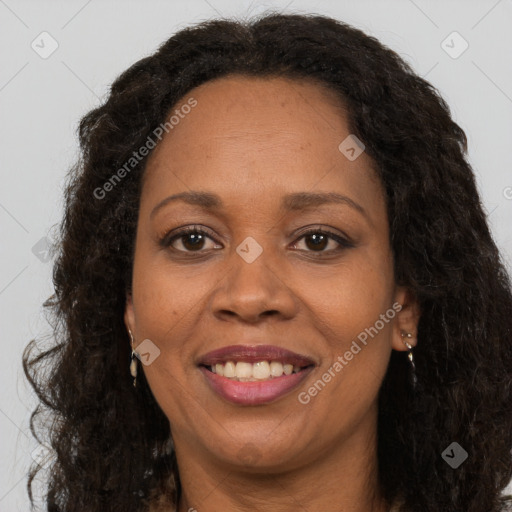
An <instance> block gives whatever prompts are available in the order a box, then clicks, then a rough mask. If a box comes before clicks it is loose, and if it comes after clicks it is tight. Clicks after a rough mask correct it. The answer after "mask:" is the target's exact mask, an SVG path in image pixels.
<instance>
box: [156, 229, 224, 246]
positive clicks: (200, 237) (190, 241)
mask: <svg viewBox="0 0 512 512" xmlns="http://www.w3.org/2000/svg"><path fill="white" fill-rule="evenodd" d="M206 239H210V240H212V241H214V240H213V238H212V236H211V235H210V234H209V233H208V232H207V231H205V230H204V229H202V228H199V227H195V226H189V227H187V228H185V229H182V230H180V231H178V232H177V233H174V234H173V235H172V236H171V237H168V236H165V237H164V238H163V239H162V240H161V242H160V245H162V246H163V247H169V246H171V247H172V248H173V249H175V250H177V251H180V252H200V251H201V250H202V249H203V248H204V245H205V242H206ZM177 241H179V242H180V243H181V245H182V247H183V248H184V249H179V248H177V247H176V246H175V242H177Z"/></svg>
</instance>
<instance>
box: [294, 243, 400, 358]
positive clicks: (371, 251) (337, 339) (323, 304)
mask: <svg viewBox="0 0 512 512" xmlns="http://www.w3.org/2000/svg"><path fill="white" fill-rule="evenodd" d="M301 282H302V284H301V288H303V290H304V295H303V296H304V297H309V299H308V301H309V307H310V309H311V311H313V312H314V314H315V316H316V318H315V322H314V323H315V324H317V325H318V327H319V328H320V329H321V328H322V327H325V332H324V333H323V334H324V336H325V338H326V339H328V340H330V342H331V344H332V347H333V349H337V350H338V351H341V350H343V349H344V347H345V345H346V344H347V343H348V345H350V343H351V341H352V340H353V339H355V338H356V337H357V336H358V334H359V333H361V332H362V331H364V330H365V329H366V328H368V327H370V326H373V325H374V324H375V322H376V321H377V320H379V316H380V315H381V314H384V313H385V312H386V311H387V310H388V309H389V308H390V307H391V305H392V297H393V290H394V284H393V269H392V261H391V259H390V258H389V256H387V255H386V254H385V253H384V252H383V251H378V250H376V249H375V248H374V247H368V248H367V249H364V250H358V251H354V252H353V253H352V254H351V255H350V256H348V257H347V258H346V259H345V260H344V261H343V263H342V264H340V265H337V266H335V267H333V268H332V269H330V271H329V272H328V273H326V272H325V270H323V271H322V270H317V271H310V272H307V273H303V277H302V278H301ZM306 291H307V293H306ZM389 325H390V324H386V327H385V328H383V329H382V330H383V331H386V329H387V326H389Z"/></svg>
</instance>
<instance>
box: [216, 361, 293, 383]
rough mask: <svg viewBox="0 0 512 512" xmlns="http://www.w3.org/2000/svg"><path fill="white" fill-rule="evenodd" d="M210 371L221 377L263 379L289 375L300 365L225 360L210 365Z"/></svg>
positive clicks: (247, 379) (249, 379) (250, 379)
mask: <svg viewBox="0 0 512 512" xmlns="http://www.w3.org/2000/svg"><path fill="white" fill-rule="evenodd" d="M210 368H211V370H212V372H214V373H216V374H217V375H221V376H222V377H227V378H229V379H235V380H240V381H255V380H264V379H268V378H273V377H281V375H283V373H284V374H285V375H290V374H291V373H292V372H293V373H296V372H298V371H300V366H293V364H282V363H280V362H279V361H270V362H269V361H258V362H257V363H254V364H253V363H247V362H242V361H238V362H237V363H235V362H233V361H227V362H226V363H217V364H214V365H213V366H211V367H210Z"/></svg>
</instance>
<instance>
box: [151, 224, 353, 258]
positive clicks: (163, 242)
mask: <svg viewBox="0 0 512 512" xmlns="http://www.w3.org/2000/svg"><path fill="white" fill-rule="evenodd" d="M192 233H193V234H198V235H204V236H206V237H208V238H210V239H211V240H213V241H214V242H215V240H214V238H213V236H212V235H211V233H210V232H209V231H207V230H205V229H204V228H201V227H200V226H187V227H186V228H183V229H181V230H179V231H178V232H177V233H175V234H174V235H173V236H171V237H169V233H167V234H165V235H164V236H163V237H162V238H161V239H160V241H159V244H160V246H162V247H166V248H167V247H169V246H171V245H172V243H173V242H174V241H175V240H178V239H180V238H183V237H185V236H186V235H189V234H192ZM311 234H320V235H325V236H327V237H328V238H330V239H332V240H334V241H335V242H337V243H338V244H340V246H341V247H338V248H337V249H331V250H329V251H324V250H322V251H311V250H309V251H305V252H311V253H313V254H315V253H317V254H331V253H338V252H340V251H342V250H344V249H349V248H351V247H354V245H353V244H352V243H351V242H349V241H348V240H347V239H345V238H343V237H342V236H340V235H337V234H336V233H333V232H331V231H327V230H325V229H322V228H311V229H309V230H308V231H305V232H304V233H301V235H300V237H299V238H297V240H296V242H298V241H299V240H302V239H303V238H305V237H306V236H308V235H311ZM171 249H173V250H174V251H177V252H179V253H185V254H187V253H188V254H193V253H195V252H196V253H201V252H205V251H204V250H198V251H186V250H185V251H182V250H179V249H174V248H173V247H171Z"/></svg>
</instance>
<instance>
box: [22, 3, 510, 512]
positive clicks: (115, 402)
mask: <svg viewBox="0 0 512 512" xmlns="http://www.w3.org/2000/svg"><path fill="white" fill-rule="evenodd" d="M229 74H239V75H244V76H254V77H287V78H293V79H296V80H303V79H307V80H313V81H316V82H317V83H319V84H323V85H325V86H327V87H329V88H330V89H331V90H333V91H335V92H336V93H337V94H338V97H339V98H340V100H342V101H343V103H344V105H346V106H347V109H348V118H349V126H350V130H351V133H353V134H355V135H356V136H357V137H358V138H359V139H360V140H362V141H363V142H364V144H365V146H366V153H367V154H368V155H369V156H370V157H371V158H372V159H373V161H374V162H375V166H376V169H377V170H378V174H379V176H380V180H381V181H382V183H383V185H384V189H385V192H386V201H387V209H388V218H389V224H390V244H391V248H392V251H393V257H394V272H395V280H396V283H397V284H398V285H403V286H407V287H408V288H409V289H410V290H411V291H412V292H413V293H414V295H415V297H416V298H417V300H418V301H419V305H420V309H421V318H420V321H419V325H418V345H417V347H416V348H415V350H414V357H415V362H416V368H417V379H418V385H417V387H416V389H415V390H414V391H413V389H412V388H411V386H410V385H409V382H408V380H407V373H408V371H409V367H408V361H407V358H406V354H405V353H403V352H400V353H399V352H396V351H393V352H392V355H391V360H390V363H389V367H388V370H387V373H386V376H385V378H384V381H383V383H382V386H381V389H380V392H379V397H378V400H379V417H378V466H379V484H380V486H381V490H382V492H383V494H384V496H385V497H386V499H388V500H390V501H392V500H393V499H395V498H397V497H398V496H403V498H404V506H405V509H411V510H418V511H419V510H421V511H422V512H439V511H449V510H458V511H459V510H464V512H498V511H500V512H501V511H504V510H507V508H506V507H507V505H506V502H505V501H506V500H505V498H504V497H501V498H500V494H501V492H502V491H503V489H504V488H505V487H506V485H507V483H508V482H509V481H510V479H511V477H512V461H511V453H510V450H511V448H512V295H511V286H510V278H509V276H508V275H507V272H506V270H505V265H504V263H503V261H502V260H501V258H500V254H499V252H498V249H497V247H496V244H495V242H494V241H493V238H492V236H491V233H490V231H489V227H488V225H487V221H486V214H485V213H484V211H483V208H482V205H481V202H480V198H479V194H478V191H477V188H476V184H475V179H474V175H473V172H472V169H471V167H470V165H469V163H468V161H467V158H466V156H467V140H466V136H465V134H464V132H463V130H462V129H461V128H460V127H459V126H458V125H457V124H456V123H455V122H454V121H453V120H452V119H451V116H450V111H449V107H448V105H447V104H446V103H445V101H444V100H443V99H442V98H441V97H440V95H439V93H438V92H437V91H436V90H435V88H434V87H433V86H432V85H430V84H429V83H428V82H427V81H425V80H424V79H422V78H421V77H419V76H417V75H416V74H415V73H414V72H413V70H412V69H411V68H410V67H409V66H408V65H407V64H406V63H405V62H404V61H403V60H402V59H401V58H400V57H399V56H398V55H397V54H396V53H395V52H393V51H392V50H390V49H389V48H387V47H386V46H384V45H383V44H381V43H380V42H379V41H377V40H376V39H375V38H373V37H370V36H368V35H366V34H364V33H363V32H361V31H360V30H358V29H355V28H353V27H351V26H349V25H347V24H345V23H342V22H340V21H337V20H334V19H331V18H329V17H326V16H321V15H299V14H280V13H276V12H273V13H270V14H268V13H267V15H265V16H262V17H259V18H255V19H253V20H250V21H247V20H244V21H237V20H212V21H207V22H202V23H199V24H197V25H194V26H190V27H187V28H185V29H183V30H180V31H179V32H177V33H176V34H175V35H174V36H172V37H171V38H170V39H169V40H168V41H166V42H165V43H164V44H162V45H161V46H160V47H159V49H158V50H157V51H156V52H155V53H154V54H152V55H150V56H148V57H146V58H143V59H141V60H139V61H138V62H136V63H135V64H134V65H132V66H131V67H130V68H129V69H127V70H126V71H124V72H123V73H122V74H121V75H120V76H119V77H118V78H117V79H116V80H115V82H114V83H113V84H112V86H111V90H110V92H109V95H108V97H107V99H106V101H105V102H104V103H103V104H102V105H101V106H100V107H98V108H95V109H94V110H92V111H90V112H89V113H87V114H86V115H85V116H84V117H83V118H82V119H81V122H80V126H79V140H80V148H81V153H80V158H79V160H78V162H77V163H76V164H75V165H74V166H73V168H72V169H71V170H70V172H69V175H68V182H67V186H66V190H65V215H64V218H63V221H62V224H61V225H60V233H59V240H58V242H57V243H56V250H57V258H56V261H55V264H54V269H53V283H54V287H55V294H54V295H53V296H52V297H50V299H49V300H48V301H46V302H45V304H44V305H45V307H46V308H47V309H46V311H47V313H48V315H49V316H50V317H51V318H52V321H53V325H54V340H55V343H54V344H53V346H51V347H50V348H46V349H45V350H43V351H41V352H40V353H38V354H37V355H32V352H33V350H34V349H35V348H36V346H37V343H36V340H31V342H30V343H29V344H28V346H27V347H26V349H25V352H24V354H23V368H24V371H25V374H26V376H27V379H28V380H29V382H30V383H31V385H32V386H33V388H34V390H35V391H36V393H37V395H38V397H39V399H40V404H39V405H38V407H37V408H36V410H35V411H34V412H33V413H32V417H31V421H30V427H31V430H32V433H33V435H34V436H36V437H37V434H38V432H39V433H45V434H46V435H47V438H48V441H47V444H48V445H49V446H50V447H51V448H52V451H53V452H54V460H53V462H52V466H51V469H50V472H49V473H50V476H49V478H48V483H47V489H46V494H47V496H46V503H47V506H48V511H49V512H78V511H80V512H84V511H87V512H105V511H107V510H108V511H117V510H119V511H123V512H135V511H144V510H147V509H148V508H147V507H148V503H149V501H148V500H150V498H151V497H155V496H166V497H167V499H168V500H169V502H170V503H176V502H177V501H178V499H179V496H180V492H181V488H180V481H179V474H178V468H177V464H176V458H175V453H174V448H173V444H172V437H171V432H170V427H169V421H168V419H167V418H166V416H165V415H164V413H163V412H162V410H161V409H160V407H159V406H158V404H157V403H156V401H155V399H154V397H153V395H152V393H151V390H150V388H149V386H148V383H147V381H146V380H145V378H144V374H142V375H141V376H140V377H139V379H138V386H137V388H135V389H134V388H133V386H132V384H131V377H130V374H129V370H128V368H129V361H130V343H129V338H128V335H127V331H126V328H125V325H124V322H123V313H124V308H125V302H126V294H127V292H129V291H130V289H131V288H130V287H131V278H132V264H133V251H134V242H135V232H136V223H137V213H138V206H139V197H140V191H141V184H142V178H143V174H144V169H145V164H146V161H147V156H146V157H144V158H142V159H140V161H139V162H137V164H136V165H134V166H133V168H132V169H130V172H126V173H124V174H125V175H123V178H122V181H120V182H119V183H118V182H113V181H112V180H111V178H112V176H113V174H115V173H116V172H117V170H118V169H121V168H122V167H123V165H125V164H126V162H127V161H129V159H130V157H131V156H132V155H133V152H134V150H137V149H138V148H140V147H141V146H143V145H144V144H145V143H146V142H147V140H148V137H151V136H152V134H154V131H155V130H156V129H157V128H158V127H159V126H160V125H161V124H162V123H165V122H166V120H167V116H168V115H169V113H170V112H171V111H172V109H173V108H175V107H176V106H177V105H179V104H180V102H181V101H185V100H184V98H186V97H187V94H189V93H190V91H191V90H192V89H193V88H194V87H196V86H199V85H200V84H203V83H205V82H207V81H209V80H213V79H216V78H219V77H225V76H227V75H229ZM125 169H126V168H125ZM109 180H111V181H110V183H111V186H110V187H109V191H108V193H101V194H100V193H98V191H99V190H106V187H104V185H105V183H106V182H108V181H109ZM43 413H45V414H46V415H49V416H50V418H51V421H47V422H42V424H41V425H39V426H38V427H37V429H36V428H35V426H34V425H35V419H37V418H38V417H39V416H40V415H42V414H43ZM452 442H457V443H458V444H459V445H460V446H461V447H462V448H463V449H464V450H465V451H466V452H467V453H468V458H467V459H466V460H465V461H464V463H462V464H461V465H460V466H459V467H458V468H457V469H453V468H452V467H451V466H450V465H449V464H448V463H447V462H446V460H445V457H443V456H442V454H443V452H444V450H445V449H446V448H447V447H448V446H449V445H450V444H451V443H452ZM38 470H39V467H38V466H37V465H34V466H33V467H32V468H31V471H30V474H29V479H28V484H27V488H28V492H29V495H30V498H31V499H32V493H31V485H32V480H33V478H34V476H35V474H36V473H37V472H38ZM507 503H508V502H507Z"/></svg>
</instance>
